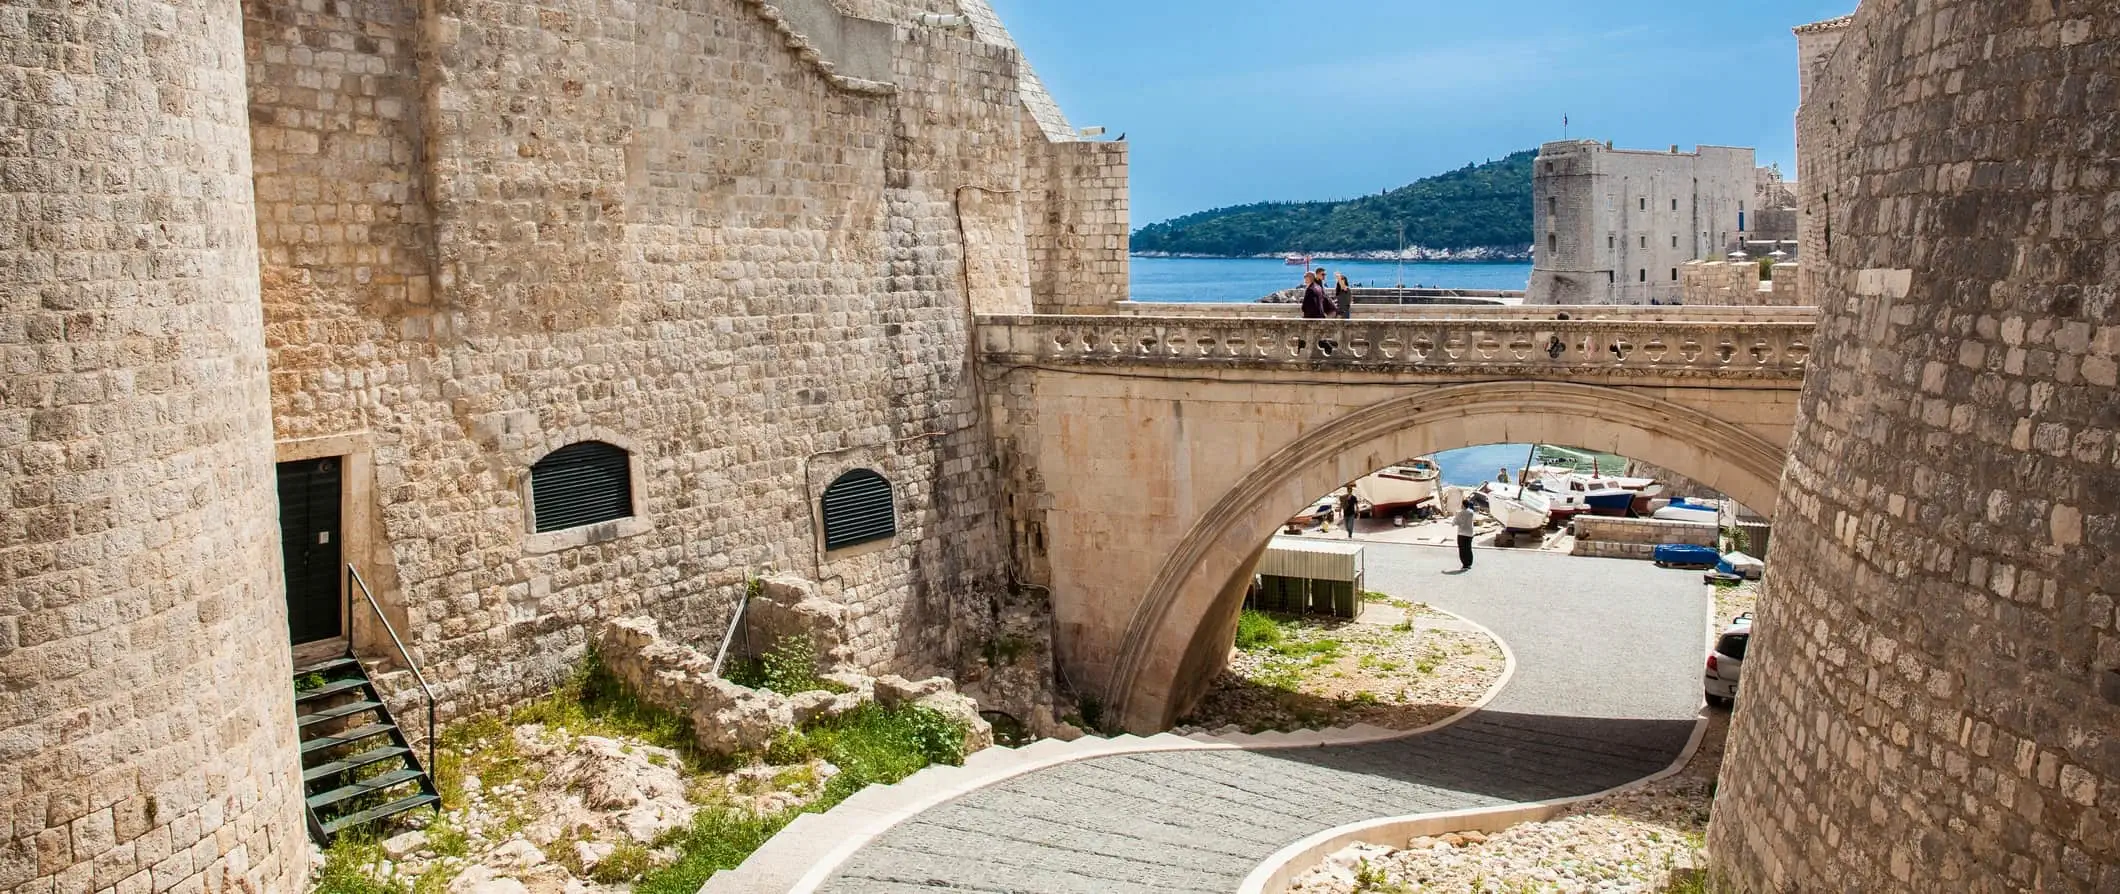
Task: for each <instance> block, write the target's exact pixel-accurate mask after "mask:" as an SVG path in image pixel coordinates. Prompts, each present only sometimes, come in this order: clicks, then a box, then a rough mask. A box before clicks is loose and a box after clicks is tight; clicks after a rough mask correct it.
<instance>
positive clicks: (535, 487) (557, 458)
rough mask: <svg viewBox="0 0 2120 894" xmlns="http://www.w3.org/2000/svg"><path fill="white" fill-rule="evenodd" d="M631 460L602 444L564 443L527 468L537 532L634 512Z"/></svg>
mask: <svg viewBox="0 0 2120 894" xmlns="http://www.w3.org/2000/svg"><path fill="white" fill-rule="evenodd" d="M631 459H632V458H631V457H630V456H628V455H627V454H626V451H625V450H624V449H622V448H619V447H615V446H612V445H610V444H606V443H604V442H602V441H583V442H581V443H578V444H568V445H567V446H565V447H561V448H560V449H558V450H554V451H552V452H551V453H548V454H546V455H545V458H544V459H541V460H538V461H537V465H534V466H531V467H530V495H531V504H532V505H531V514H532V516H533V517H535V518H536V519H537V530H538V533H540V534H542V533H544V532H546V531H564V530H566V529H568V528H579V527H581V526H583V525H593V524H596V523H597V522H606V521H610V520H612V519H614V518H625V517H627V516H629V515H632V514H633V477H632V474H631V473H630V471H629V470H628V464H629V463H630V462H631Z"/></svg>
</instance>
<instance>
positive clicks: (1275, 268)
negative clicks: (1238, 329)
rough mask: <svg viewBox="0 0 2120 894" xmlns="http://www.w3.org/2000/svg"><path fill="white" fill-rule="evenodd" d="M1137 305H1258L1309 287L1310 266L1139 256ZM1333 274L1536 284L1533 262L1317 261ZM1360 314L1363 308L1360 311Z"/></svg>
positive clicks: (1382, 283) (1478, 284) (1412, 282)
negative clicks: (1305, 276)
mask: <svg viewBox="0 0 2120 894" xmlns="http://www.w3.org/2000/svg"><path fill="white" fill-rule="evenodd" d="M1130 263H1131V267H1132V273H1133V292H1132V298H1133V300H1135V301H1164V302H1181V301H1182V302H1204V301H1257V300H1258V299H1260V298H1263V297H1266V296H1267V295H1268V294H1271V293H1273V292H1278V291H1280V290H1282V289H1293V288H1297V287H1300V286H1302V285H1303V270H1304V269H1305V268H1302V267H1295V266H1291V265H1289V264H1288V263H1287V262H1285V261H1282V260H1280V259H1278V258H1134V259H1132V261H1131V262H1130ZM1310 267H1311V268H1317V267H1323V268H1325V270H1326V271H1327V272H1328V273H1330V274H1340V273H1345V274H1347V281H1348V282H1350V283H1353V284H1355V285H1358V286H1378V287H1389V286H1396V285H1399V284H1401V283H1404V284H1405V285H1407V286H1437V287H1441V288H1446V289H1499V290H1505V291H1522V290H1523V288H1524V286H1525V285H1527V284H1529V283H1530V282H1531V265H1530V264H1529V263H1508V262H1497V263H1470V262H1459V263H1441V262H1434V261H1420V262H1415V261H1408V262H1406V263H1405V264H1404V265H1403V270H1404V274H1403V278H1402V276H1401V269H1402V267H1401V265H1400V264H1399V263H1398V262H1397V261H1327V260H1317V261H1312V262H1311V264H1310ZM1356 312H1357V313H1359V312H1360V308H1356Z"/></svg>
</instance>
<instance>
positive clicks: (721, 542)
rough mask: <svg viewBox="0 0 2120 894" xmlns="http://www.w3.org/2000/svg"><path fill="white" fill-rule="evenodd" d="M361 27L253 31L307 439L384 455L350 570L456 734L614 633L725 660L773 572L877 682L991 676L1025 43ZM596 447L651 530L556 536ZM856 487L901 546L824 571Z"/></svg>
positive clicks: (742, 3) (281, 328)
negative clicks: (734, 612) (596, 632)
mask: <svg viewBox="0 0 2120 894" xmlns="http://www.w3.org/2000/svg"><path fill="white" fill-rule="evenodd" d="M331 9H332V12H333V14H336V15H340V16H342V17H343V18H342V19H334V18H331V17H330V16H329V15H326V14H324V13H315V12H310V11H307V10H306V8H305V7H303V6H302V5H301V4H296V3H292V2H280V0H255V2H254V3H253V4H252V7H251V9H250V11H249V20H250V28H249V37H250V52H251V57H252V60H253V64H252V77H253V91H252V95H253V114H254V115H255V116H257V117H258V119H259V120H260V122H261V124H260V127H261V133H263V134H267V135H268V136H267V137H266V138H261V139H260V140H259V141H258V144H257V149H256V152H257V155H258V160H257V167H258V170H259V172H260V181H259V183H260V191H261V194H262V193H263V192H264V191H265V190H266V189H267V186H268V184H270V185H271V188H272V195H273V200H272V201H271V202H268V203H265V204H262V205H261V207H260V212H259V217H260V231H261V233H262V234H263V235H264V238H265V246H264V250H265V257H266V266H267V269H266V271H265V276H264V281H265V291H266V297H265V300H266V306H267V308H268V309H269V311H270V312H271V314H272V320H273V323H272V333H273V370H274V375H275V379H274V382H275V389H274V399H275V407H276V410H277V411H278V412H277V416H278V419H277V421H278V423H279V432H278V435H279V437H280V438H281V440H282V452H283V454H285V453H286V452H287V451H288V450H289V447H288V445H289V444H290V443H293V444H298V445H299V444H309V445H316V444H324V445H340V447H342V448H343V449H345V450H348V451H351V452H353V453H355V454H361V455H365V456H366V457H368V459H369V460H370V461H371V463H372V474H371V475H370V480H369V481H368V482H367V483H366V484H363V483H361V482H359V481H356V482H354V483H353V484H351V485H350V487H351V488H352V490H353V492H354V493H355V495H356V499H357V501H358V502H360V503H361V504H362V505H363V506H364V507H365V511H367V512H368V513H369V516H370V517H371V518H372V520H373V521H372V525H371V527H372V530H371V531H369V532H368V533H367V535H366V536H367V542H368V544H369V548H367V549H360V550H356V551H355V553H354V556H357V558H356V557H350V560H351V561H356V562H366V563H369V565H371V566H373V567H375V568H376V569H377V571H378V574H377V576H378V577H381V578H384V579H385V580H387V582H388V583H387V584H386V585H384V587H383V589H384V590H385V591H386V592H385V593H383V594H381V595H382V596H383V598H384V599H385V601H386V603H388V604H389V608H390V610H391V611H392V612H393V613H395V614H396V616H397V619H398V620H400V621H401V622H402V627H401V629H403V630H406V631H407V632H408V634H409V635H410V637H411V639H412V645H413V647H414V649H415V651H416V652H418V653H419V654H420V656H421V658H422V659H423V661H424V662H425V663H426V664H427V665H428V666H429V668H428V673H429V676H430V677H433V678H436V680H437V683H438V689H439V690H440V691H441V693H442V695H443V698H444V700H445V701H446V702H447V704H446V705H445V706H444V711H445V713H447V714H456V713H461V712H463V711H469V710H476V709H480V708H484V707H490V706H495V705H499V704H505V703H507V702H510V701H513V700H516V699H520V698H523V697H526V696H529V695H533V694H536V693H537V692H540V691H542V689H543V687H544V686H545V685H546V684H547V683H549V681H551V680H553V679H555V678H557V677H558V676H560V675H562V674H563V673H564V672H565V671H566V669H567V667H568V666H569V665H570V664H571V663H572V662H573V661H574V660H576V658H577V657H578V656H579V654H580V649H581V648H582V646H583V645H584V643H585V637H586V635H587V633H588V632H589V631H591V630H593V628H594V625H595V624H596V623H598V622H599V620H600V619H608V618H611V617H618V616H624V615H632V614H648V615H652V616H654V617H656V618H658V619H659V620H660V621H661V622H662V625H663V629H664V631H665V632H666V633H668V634H670V635H672V636H675V637H678V638H680V639H683V640H684V641H686V642H691V643H694V644H703V645H705V646H707V647H711V646H712V645H714V644H716V643H717V642H718V640H719V637H720V635H721V633H722V631H723V630H724V629H725V625H726V624H727V621H728V619H729V616H730V610H731V608H732V607H733V600H734V599H735V597H736V595H737V594H738V593H739V592H740V591H741V588H742V585H743V582H744V580H745V579H746V577H747V576H752V575H761V574H765V573H769V572H792V573H796V574H800V575H803V576H805V577H810V578H812V579H815V580H818V581H819V582H820V583H821V586H822V592H823V593H824V595H825V596H826V597H827V598H830V599H833V600H835V601H838V602H841V603H843V604H845V605H846V606H847V608H848V621H849V624H850V626H851V628H852V633H851V638H852V645H853V646H854V648H855V652H856V659H857V661H858V662H860V663H861V664H863V665H864V666H865V667H867V668H868V669H870V670H872V671H876V672H883V671H902V672H906V673H909V674H916V675H917V674H924V673H926V672H928V671H930V670H932V669H935V668H937V667H940V666H943V665H946V664H947V663H948V662H949V661H950V659H951V656H954V655H956V654H957V653H959V652H960V651H962V650H963V646H964V644H963V643H960V642H958V640H959V639H960V637H962V636H964V635H967V634H965V633H964V632H965V631H976V630H978V629H979V623H978V622H979V619H980V617H982V616H985V615H988V614H990V604H989V602H988V600H987V598H986V595H987V594H988V593H990V592H992V591H994V590H995V589H998V588H999V587H1000V586H1001V584H1002V582H1004V581H1005V580H1006V577H1007V570H1006V557H1005V553H1004V552H1003V551H1002V549H1001V546H1000V544H1001V538H1002V535H1001V529H1000V527H999V525H998V523H997V521H996V501H997V496H996V486H997V485H996V484H995V480H994V466H995V460H994V458H993V453H992V450H991V448H990V446H989V442H988V440H987V437H986V434H985V431H984V429H983V427H981V426H979V425H978V421H979V417H978V412H979V409H980V408H979V406H978V404H977V403H976V402H975V401H974V400H973V399H972V394H973V392H972V390H971V387H972V386H971V384H970V379H969V378H968V377H969V376H970V375H971V369H970V366H969V362H968V359H967V345H968V344H969V340H970V313H971V312H972V311H974V310H981V311H993V312H1003V311H1016V312H1021V311H1023V310H1027V309H1029V307H1030V283H1031V281H1032V276H1033V261H1032V257H1033V256H1032V251H1031V249H1030V242H1029V238H1030V237H1029V236H1028V235H1027V231H1028V230H1029V229H1030V228H1031V223H1030V221H1031V220H1032V216H1031V215H1030V213H1028V209H1027V206H1026V203H1025V201H1024V199H1023V197H1022V194H1023V191H1024V183H1025V180H1026V165H1027V164H1028V162H1027V161H1026V159H1025V156H1024V153H1023V151H1022V147H1023V145H1024V142H1025V138H1024V135H1023V132H1022V128H1023V127H1024V126H1025V124H1024V119H1023V109H1024V107H1025V104H1024V99H1023V97H1022V95H1021V93H1020V90H1021V88H1022V85H1023V83H1024V72H1025V71H1027V69H1025V68H1023V67H1022V65H1021V60H1020V56H1019V55H1018V53H1017V51H1016V50H1015V48H1014V47H1013V45H1010V44H1007V43H1005V42H1003V41H998V40H994V39H989V37H988V36H987V35H986V34H984V33H982V32H981V31H979V30H974V29H955V30H949V29H938V28H926V27H920V26H915V25H911V24H909V23H911V22H912V21H913V20H914V17H915V15H916V14H917V13H918V12H921V11H934V12H944V13H954V12H956V9H955V5H954V4H952V3H948V2H943V0H924V2H897V0H890V2H886V0H871V2H864V3H859V4H846V5H844V6H842V7H840V9H841V11H842V12H844V13H853V14H858V15H863V16H867V17H870V19H871V21H865V22H864V21H855V20H846V22H844V23H843V24H845V26H846V31H845V35H843V36H842V38H840V39H841V40H842V43H840V44H833V43H831V42H830V41H825V40H816V41H811V40H808V39H806V38H805V37H804V35H802V34H801V32H799V31H798V30H796V26H797V25H798V24H800V23H802V22H812V23H814V22H815V21H820V20H821V19H820V18H819V17H820V16H824V17H828V16H830V15H834V14H836V13H834V12H832V11H831V10H828V9H825V8H824V7H817V8H809V7H805V8H804V9H802V10H796V9H793V8H792V7H791V8H790V9H789V10H787V15H786V17H783V16H782V12H781V11H780V10H779V9H778V8H776V7H769V6H762V5H760V4H757V3H754V2H750V0H687V2H681V3H680V2H675V0H671V2H657V3H648V4H630V3H620V2H616V0H609V2H594V3H590V4H587V5H558V4H543V3H536V2H529V0H486V2H476V3H468V4H457V5H443V6H433V7H429V8H427V9H425V10H424V11H423V12H422V11H419V7H418V6H417V5H415V4H412V3H410V2H409V0H375V3H373V4H356V5H353V6H351V7H346V6H336V7H332V8H331ZM798 14H799V15H798ZM798 20H799V21H798ZM863 34H869V35H876V34H888V35H889V39H888V40H887V41H881V40H878V41H871V42H869V43H861V44H860V46H858V47H857V46H854V44H856V43H859V42H860V41H862V40H866V38H863V37H861V35H863ZM342 35H345V36H346V37H344V38H342ZM346 43H350V44H351V46H350V47H348V46H343V44H346ZM832 46H841V47H843V48H847V49H844V51H845V52H857V51H859V52H870V51H877V50H884V51H887V52H888V58H889V65H888V71H889V77H890V78H891V80H892V81H893V82H894V84H891V83H883V82H875V81H865V80H862V79H851V78H849V77H848V75H847V72H848V71H849V70H851V69H852V68H853V66H837V65H827V64H826V63H832V62H833V61H834V60H832V59H830V58H826V57H825V56H824V55H823V54H822V52H821V51H820V50H819V48H820V47H822V48H824V50H830V48H831V47H832ZM305 48H306V49H308V50H310V52H308V53H304V52H302V51H303V49H305ZM530 59H535V60H537V64H535V65H529V64H526V61H525V60H530ZM276 60H285V61H284V62H283V61H276ZM340 66H343V67H345V68H346V69H347V70H349V71H358V72H359V73H360V74H359V76H358V77H353V76H350V75H349V76H347V77H343V78H339V79H337V80H334V79H333V78H332V77H331V76H330V74H331V72H333V71H336V70H338V68H339V67H340ZM289 84H294V85H298V89H289V88H288V87H287V85H289ZM306 85H316V86H306ZM334 90H336V91H337V92H332V91H334ZM310 105H316V106H320V107H324V108H328V109H332V110H337V111H336V112H334V113H330V114H311V111H310V109H309V108H308V106H310ZM296 111H299V112H300V114H299V115H297V114H295V112H296ZM407 159H409V162H407V161H406V160H407ZM267 172H270V173H269V174H268V173H267ZM283 196H284V200H283V199H282V197H283ZM327 215H334V216H336V218H337V219H339V220H341V221H345V220H348V219H349V218H350V219H352V220H357V221H360V222H361V223H362V224H363V226H361V227H359V228H358V229H356V228H353V227H351V226H349V227H347V228H345V229H342V230H335V229H333V228H331V227H328V226H324V225H322V224H318V225H316V226H314V227H312V226H311V223H312V222H313V221H321V220H322V219H324V218H325V217H326V216H327ZM294 224H300V226H294ZM1121 226H1122V227H1123V217H1122V223H1121ZM423 277H425V278H423ZM584 439H597V440H603V441H607V442H610V443H614V444H617V445H618V446H621V447H623V448H625V449H627V450H628V451H630V452H631V454H632V459H633V463H634V465H635V469H636V474H635V476H634V478H635V481H636V483H637V485H638V487H637V489H636V493H635V514H634V517H632V518H630V519H627V520H624V521H621V522H618V523H615V524H607V525H601V526H597V527H594V528H587V529H577V530H575V531H569V532H560V533H556V534H537V533H533V532H532V530H531V527H530V517H529V512H528V510H527V509H526V506H525V503H526V502H527V500H526V480H527V477H528V473H529V469H530V466H531V465H532V464H533V463H535V462H536V461H537V460H538V459H539V458H541V457H542V456H543V455H545V454H546V453H547V452H549V451H551V450H553V449H556V448H558V447H561V446H564V445H566V444H569V443H573V442H576V441H580V440H584ZM340 447H333V448H330V449H340ZM315 449H324V448H316V447H314V446H311V447H310V448H309V450H308V452H314V450H315ZM357 465H358V463H357V462H349V467H352V466H357ZM857 468H869V469H874V470H876V471H878V472H880V473H881V474H883V475H884V476H885V477H886V478H888V479H889V480H890V481H891V482H892V484H893V489H894V495H895V497H896V501H897V510H898V511H897V517H898V522H899V534H898V536H897V537H896V538H895V539H894V540H892V541H890V542H888V543H886V544H882V545H880V546H872V547H868V548H854V549H849V550H843V551H840V552H838V553H831V554H827V553H825V552H824V550H823V546H822V534H821V531H820V529H819V521H818V517H817V511H816V510H817V498H818V495H819V494H820V493H821V492H822V491H823V489H824V488H825V487H826V486H828V485H829V484H830V483H831V482H832V481H833V480H834V479H835V478H836V477H838V475H840V474H841V473H843V472H846V471H848V470H851V469H857ZM349 521H350V522H352V521H353V520H352V519H349ZM356 536H358V534H357V532H356V534H349V537H348V540H349V543H351V541H353V540H355V539H356ZM349 548H351V547H349Z"/></svg>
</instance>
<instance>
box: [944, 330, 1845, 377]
mask: <svg viewBox="0 0 2120 894" xmlns="http://www.w3.org/2000/svg"><path fill="white" fill-rule="evenodd" d="M1812 332H1813V330H1812V327H1811V326H1809V325H1807V324H1802V323H1680V322H1661V323H1634V322H1622V321H1607V320H1550V319H1548V320H1351V321H1348V320H1285V321H1284V320H1274V321H1266V320H1260V319H1201V318H1173V319H1157V318H1152V317H1127V316H1100V317H1083V316H1043V317H1039V316H1030V317H1024V316H992V317H980V318H979V345H980V350H981V351H982V352H983V353H984V354H986V355H987V356H989V357H992V358H995V359H997V360H1006V361H1009V362H1017V363H1096V362H1107V361H1125V362H1134V363H1155V364H1174V365H1205V366H1271V365H1324V366H1328V367H1349V368H1379V369H1408V368H1413V369H1434V370H1439V371H1450V372H1458V373H1464V372H1472V371H1478V372H1482V373H1494V374H1509V375H1543V376H1566V375H1571V374H1581V373H1586V372H1596V373H1599V374H1605V375H1610V374H1618V373H1627V372H1636V373H1652V372H1653V373H1656V374H1661V375H1688V374H1696V375H1716V376H1749V377H1766V378H1801V377H1802V376H1803V371H1804V367H1805V364H1806V363H1807V362H1808V361H1809V359H1810V355H1811V348H1810V339H1811V337H1812ZM1321 342H1331V343H1333V344H1335V345H1336V346H1337V347H1336V349H1335V350H1333V351H1332V352H1331V353H1330V354H1325V353H1322V352H1320V351H1319V350H1317V348H1316V345H1317V344H1319V343H1321Z"/></svg>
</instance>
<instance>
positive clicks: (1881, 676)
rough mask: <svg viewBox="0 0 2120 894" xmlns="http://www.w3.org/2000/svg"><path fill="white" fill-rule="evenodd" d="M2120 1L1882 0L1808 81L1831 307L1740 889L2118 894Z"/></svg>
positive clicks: (1749, 761)
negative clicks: (2118, 175) (2118, 186)
mask: <svg viewBox="0 0 2120 894" xmlns="http://www.w3.org/2000/svg"><path fill="white" fill-rule="evenodd" d="M2116 13H2120V5H2116V4H2115V3H2112V2H2109V0H2099V2H2088V0H2058V2H2038V3H2024V2H2015V0H1935V2H1915V0H1865V2H1864V3H1863V4H1862V7H1861V9H1860V11H1858V12H1857V13H1856V14H1855V16H1854V17H1853V19H1852V21H1848V22H1845V23H1834V24H1832V25H1831V26H1829V30H1830V31H1832V32H1833V33H1832V34H1831V36H1832V37H1833V38H1834V39H1836V40H1837V48H1833V49H1831V50H1830V52H1829V53H1827V54H1826V55H1825V56H1824V62H1823V63H1822V64H1821V65H1820V66H1819V67H1816V68H1811V69H1808V70H1807V73H1806V90H1805V101H1804V106H1803V110H1802V112H1801V114H1800V116H1799V122H1800V126H1799V131H1798V149H1799V154H1800V156H1801V162H1802V164H1801V166H1802V170H1803V173H1802V177H1801V179H1802V184H1803V189H1804V191H1805V195H1806V215H1807V216H1806V219H1805V224H1806V229H1805V235H1804V246H1803V259H1804V263H1803V271H1804V273H1803V275H1804V276H1805V277H1806V278H1807V286H1811V287H1815V288H1811V289H1809V291H1810V292H1811V293H1812V299H1813V301H1814V303H1817V304H1818V305H1820V306H1821V309H1822V312H1823V314H1824V316H1823V319H1822V320H1821V322H1820V324H1819V341H1818V345H1817V350H1818V353H1817V354H1816V360H1815V361H1814V363H1813V367H1812V369H1811V371H1810V375H1809V376H1808V378H1807V380H1806V383H1805V389H1804V393H1803V397H1802V402H1801V406H1800V411H1799V415H1798V418H1797V424H1796V428H1795V438H1794V440H1793V441H1792V443H1791V445H1790V461H1789V465H1788V469H1787V471H1786V473H1785V476H1784V478H1783V482H1782V488H1781V500H1780V506H1781V508H1780V511H1779V512H1778V514H1777V515H1776V527H1775V536H1774V538H1773V546H1772V549H1771V554H1770V556H1769V557H1768V562H1767V567H1768V568H1769V569H1770V570H1769V576H1768V583H1767V587H1768V589H1767V592H1766V595H1765V598H1764V600H1763V603H1762V606H1761V609H1760V612H1759V620H1758V623H1757V627H1756V629H1757V630H1758V633H1757V634H1756V636H1755V641H1754V643H1753V645H1752V655H1751V656H1750V660H1748V661H1747V663H1746V667H1745V679H1744V688H1743V692H1742V694H1741V696H1740V703H1741V710H1739V712H1738V713H1737V715H1736V719H1735V721H1734V723H1733V727H1732V732H1731V741H1730V746H1729V752H1728V760H1726V761H1725V762H1724V764H1723V767H1724V770H1723V775H1722V780H1721V785H1720V788H1719V790H1718V793H1717V799H1716V806H1715V817H1714V821H1713V824H1712V826H1711V828H1710V830H1709V836H1708V845H1709V852H1710V855H1711V857H1712V859H1713V861H1714V863H1715V865H1716V866H1717V867H1718V868H1719V869H1720V870H1721V871H1722V872H1724V873H1725V874H1727V875H1728V876H1729V877H1730V878H1731V879H1732V880H1733V881H1735V882H1736V883H1737V884H1738V886H1739V888H1740V889H1741V890H1746V891H1777V892H1778V891H1803V892H1813V891H1840V892H1871V891H1963V892H2003V891H2078V892H2092V891H2099V892H2107V891H2115V890H2120V839H2116V837H2115V835H2114V830H2115V829H2120V737H2116V731H2120V671H2116V668H2120V629H2116V628H2120V618H2116V616H2115V610H2114V609H2115V599H2116V597H2120V563H2116V561H2115V559H2114V557H2115V556H2120V489H2116V488H2115V487H2114V484H2115V481H2116V479H2120V474H2116V469H2120V444H2116V442H2115V440H2114V430H2115V429H2116V428H2120V392H2116V391H2115V384H2116V369H2120V325H2116V320H2120V316H2116V299H2120V293H2116V290H2115V286H2114V283H2115V282H2116V281H2120V253H2116V252H2115V250H2114V241H2113V234H2114V230H2115V228H2116V227H2120V214H2116V210H2115V209H2116V208H2120V204H2116V201H2120V192H2115V182H2114V180H2113V172H2114V171H2115V169H2116V162H2120V130H2116V129H2115V128H2114V127H2113V126H2112V117H2113V112H2114V109H2115V108H2116V106H2120V102H2116V96H2115V94H2114V92H2113V88H2112V73H2113V72H2114V71H2115V70H2116V68H2120V14H2116ZM1815 40H1816V38H1815V37H1814V38H1813V44H1812V45H1813V46H1815V45H1816V44H1815Z"/></svg>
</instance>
